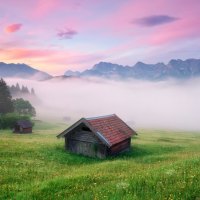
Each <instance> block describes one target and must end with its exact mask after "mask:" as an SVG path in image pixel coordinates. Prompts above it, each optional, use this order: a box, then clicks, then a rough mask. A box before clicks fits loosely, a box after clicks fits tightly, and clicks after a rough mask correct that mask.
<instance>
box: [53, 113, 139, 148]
mask: <svg viewBox="0 0 200 200" xmlns="http://www.w3.org/2000/svg"><path fill="white" fill-rule="evenodd" d="M81 123H84V124H85V125H86V126H88V128H90V129H91V131H92V132H94V133H95V135H96V136H97V137H99V139H100V140H102V141H103V142H104V143H105V144H106V145H107V146H109V147H111V146H113V145H115V144H117V143H119V142H121V141H123V140H125V139H128V138H130V137H131V136H132V135H136V134H137V133H136V132H135V131H134V130H133V129H131V128H130V127H129V126H128V125H127V124H126V123H125V122H124V121H122V120H121V119H120V118H119V117H118V116H117V115H115V114H113V115H107V116H101V117H93V118H82V119H80V120H79V121H77V122H76V123H75V124H73V125H72V126H70V127H69V128H68V129H66V130H65V131H63V132H62V133H61V134H59V135H58V136H57V137H58V138H59V137H63V136H65V135H67V134H68V133H69V132H71V131H72V130H73V129H74V128H75V127H77V126H79V125H80V124H81Z"/></svg>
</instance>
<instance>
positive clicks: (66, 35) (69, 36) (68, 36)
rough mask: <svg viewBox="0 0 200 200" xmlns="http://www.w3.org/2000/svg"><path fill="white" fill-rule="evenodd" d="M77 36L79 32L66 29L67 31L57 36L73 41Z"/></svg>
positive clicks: (62, 31)
mask: <svg viewBox="0 0 200 200" xmlns="http://www.w3.org/2000/svg"><path fill="white" fill-rule="evenodd" d="M76 34H78V32H77V31H75V30H73V29H69V28H67V29H65V30H61V31H59V32H58V33H57V36H58V37H59V38H60V39H72V38H73V37H74V36H75V35H76Z"/></svg>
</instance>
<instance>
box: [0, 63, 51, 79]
mask: <svg viewBox="0 0 200 200" xmlns="http://www.w3.org/2000/svg"><path fill="white" fill-rule="evenodd" d="M0 77H3V78H4V77H11V78H14V77H15V78H25V79H34V80H46V79H50V78H52V76H51V75H49V74H48V73H46V72H43V71H39V70H37V69H34V68H32V67H30V66H28V65H26V64H14V63H9V64H7V63H4V62H0Z"/></svg>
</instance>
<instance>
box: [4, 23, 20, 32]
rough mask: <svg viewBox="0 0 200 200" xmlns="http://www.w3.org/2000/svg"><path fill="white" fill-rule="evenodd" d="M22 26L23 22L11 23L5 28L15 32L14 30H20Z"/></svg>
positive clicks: (7, 30)
mask: <svg viewBox="0 0 200 200" xmlns="http://www.w3.org/2000/svg"><path fill="white" fill-rule="evenodd" d="M21 27H22V24H11V25H9V26H7V27H6V28H5V31H6V32H7V33H14V32H17V31H19V30H20V29H21Z"/></svg>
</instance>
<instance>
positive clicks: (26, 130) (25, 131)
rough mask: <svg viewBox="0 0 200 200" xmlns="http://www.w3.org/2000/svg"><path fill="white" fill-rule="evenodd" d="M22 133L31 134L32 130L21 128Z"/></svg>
mask: <svg viewBox="0 0 200 200" xmlns="http://www.w3.org/2000/svg"><path fill="white" fill-rule="evenodd" d="M22 133H32V128H23V130H22Z"/></svg>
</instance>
